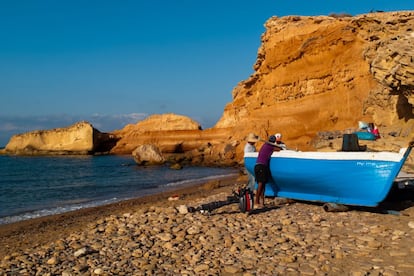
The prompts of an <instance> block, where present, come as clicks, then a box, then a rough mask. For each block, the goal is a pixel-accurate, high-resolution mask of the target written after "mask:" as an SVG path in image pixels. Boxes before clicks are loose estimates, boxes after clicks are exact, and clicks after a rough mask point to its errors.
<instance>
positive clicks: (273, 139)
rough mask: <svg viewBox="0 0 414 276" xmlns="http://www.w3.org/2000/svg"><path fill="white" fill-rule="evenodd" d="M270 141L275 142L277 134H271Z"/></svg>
mask: <svg viewBox="0 0 414 276" xmlns="http://www.w3.org/2000/svg"><path fill="white" fill-rule="evenodd" d="M269 142H270V143H274V142H276V136H274V135H271V136H270V137H269Z"/></svg>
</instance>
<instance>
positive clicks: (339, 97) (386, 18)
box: [215, 12, 414, 152]
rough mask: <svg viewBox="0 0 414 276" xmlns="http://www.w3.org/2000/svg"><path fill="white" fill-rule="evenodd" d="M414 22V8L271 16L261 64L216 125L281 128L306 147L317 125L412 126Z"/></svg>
mask: <svg viewBox="0 0 414 276" xmlns="http://www.w3.org/2000/svg"><path fill="white" fill-rule="evenodd" d="M413 26H414V12H393V13H372V14H365V15H360V16H356V17H328V16H316V17H302V16H287V17H282V18H277V17H273V18H270V19H269V20H268V21H267V22H266V24H265V27H266V31H265V33H264V34H263V36H262V44H261V46H260V49H259V51H258V57H257V61H256V63H255V65H254V69H255V72H254V73H253V74H252V75H251V76H250V77H249V78H248V79H247V80H245V81H242V82H240V83H239V84H238V85H237V87H236V88H235V89H234V90H233V101H232V102H231V103H229V104H228V105H227V106H226V107H225V109H224V113H223V116H222V117H221V119H220V120H219V122H218V123H217V124H216V126H215V128H233V129H237V130H238V131H239V133H240V136H239V137H240V138H241V136H242V135H246V134H247V133H249V132H255V133H257V134H259V135H260V136H261V137H268V136H269V135H270V134H273V133H275V132H282V133H283V134H284V140H285V142H286V143H288V145H290V146H291V147H297V148H299V149H302V150H313V149H314V148H313V147H312V143H310V141H311V140H312V139H313V138H314V137H315V136H316V135H317V133H318V132H320V131H334V130H345V129H348V128H352V127H355V126H357V125H358V121H360V120H363V121H368V122H374V123H375V124H376V125H378V126H379V128H380V129H382V130H386V131H383V133H384V134H385V138H389V137H387V135H386V134H387V133H388V132H392V131H393V130H397V129H398V132H401V133H407V132H408V133H411V132H412V131H411V130H413V127H414V122H413V120H412V119H413V118H414V116H413V106H412V102H413V98H414V97H413V87H414V75H413V73H412V71H413V68H414V64H413V58H412V57H413V56H414V47H412V45H414V35H413V31H414V30H413ZM410 45H411V46H410ZM235 133H236V132H235ZM401 138H402V137H401ZM409 139H412V137H405V138H402V139H401V140H402V141H401V143H402V144H405V145H406V144H407V143H408V140H409ZM239 140H241V139H239ZM239 152H240V148H239Z"/></svg>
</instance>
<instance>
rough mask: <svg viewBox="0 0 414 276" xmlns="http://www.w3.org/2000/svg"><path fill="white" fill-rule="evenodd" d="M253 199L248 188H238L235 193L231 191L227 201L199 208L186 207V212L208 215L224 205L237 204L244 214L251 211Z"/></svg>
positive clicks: (207, 204)
mask: <svg viewBox="0 0 414 276" xmlns="http://www.w3.org/2000/svg"><path fill="white" fill-rule="evenodd" d="M253 198H254V196H253V192H252V191H251V190H250V189H249V188H240V189H238V190H237V191H233V193H232V195H231V196H228V197H227V200H221V201H213V202H210V203H206V204H202V205H200V206H199V207H188V211H189V212H190V213H195V212H201V213H204V212H206V213H210V212H212V211H213V210H215V209H218V208H220V207H223V206H226V205H230V204H239V209H240V211H241V212H242V213H245V212H249V211H251V210H252V209H253Z"/></svg>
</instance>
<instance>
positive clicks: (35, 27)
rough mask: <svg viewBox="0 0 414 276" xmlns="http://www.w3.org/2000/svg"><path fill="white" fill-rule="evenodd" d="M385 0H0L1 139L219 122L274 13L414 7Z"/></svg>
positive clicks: (0, 143) (3, 142)
mask: <svg viewBox="0 0 414 276" xmlns="http://www.w3.org/2000/svg"><path fill="white" fill-rule="evenodd" d="M413 8H414V4H412V1H408V0H404V1H402V0H395V1H389V0H380V1H328V0H324V1H322V0H313V1H308V0H307V1H266V0H265V1H247V0H246V1H245V0H237V1H233V0H231V1H230V0H229V1H226V0H205V1H197V0H176V1H174V0H164V1H161V0H152V1H148V0H147V1H141V0H135V1H105V0H99V1H87V0H83V1H77V0H71V1H66V0H60V1H56V0H53V1H42V0H38V1H35V0H32V1H19V0H16V1H3V0H0V95H1V96H0V97H1V98H0V146H4V145H6V143H7V141H8V140H9V138H10V137H11V135H13V134H16V133H22V132H27V131H31V130H36V129H50V128H55V127H65V126H68V125H70V124H72V123H74V122H77V121H80V120H87V121H89V122H91V123H92V124H93V125H94V126H95V127H96V128H98V129H99V130H101V131H112V130H115V129H121V128H122V127H123V126H125V125H126V124H128V123H136V122H137V121H139V120H142V119H144V118H146V117H147V116H148V115H151V114H162V113H170V112H172V113H177V114H181V115H186V116H189V117H191V118H193V119H194V120H196V121H198V122H199V123H200V124H201V125H202V127H203V128H208V127H212V126H213V125H214V124H215V123H216V122H217V120H218V119H219V118H220V117H221V115H222V112H223V109H224V106H225V105H226V104H227V103H228V102H230V101H231V100H232V98H231V92H232V90H233V88H234V87H235V86H236V85H237V83H238V82H240V81H242V80H244V79H246V78H248V77H249V75H251V74H252V73H253V69H252V67H253V64H254V63H255V60H256V54H257V49H258V47H259V45H260V36H261V34H262V33H263V32H264V27H263V24H264V23H265V21H266V20H267V19H268V18H270V17H271V16H279V17H281V16H285V15H329V14H331V13H348V14H352V15H357V14H362V13H368V12H370V11H373V10H382V11H395V10H413Z"/></svg>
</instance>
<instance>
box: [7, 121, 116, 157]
mask: <svg viewBox="0 0 414 276" xmlns="http://www.w3.org/2000/svg"><path fill="white" fill-rule="evenodd" d="M114 143H115V139H114V136H113V135H111V134H105V133H101V132H99V131H98V130H96V129H95V128H93V126H92V125H91V124H90V123H87V122H79V123H76V124H74V125H72V126H69V127H66V128H56V129H51V130H38V131H32V132H27V133H24V134H18V135H14V136H13V137H12V138H11V139H10V141H9V143H8V144H7V145H6V148H5V149H4V152H5V153H7V154H24V155H39V154H48V155H49V154H93V153H99V152H105V151H109V149H110V148H112V147H113V145H114Z"/></svg>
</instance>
